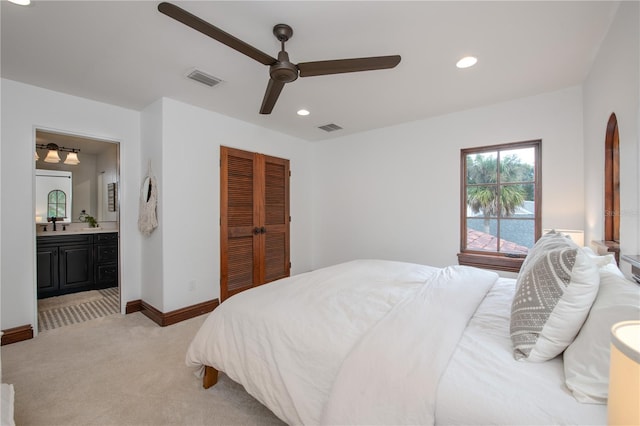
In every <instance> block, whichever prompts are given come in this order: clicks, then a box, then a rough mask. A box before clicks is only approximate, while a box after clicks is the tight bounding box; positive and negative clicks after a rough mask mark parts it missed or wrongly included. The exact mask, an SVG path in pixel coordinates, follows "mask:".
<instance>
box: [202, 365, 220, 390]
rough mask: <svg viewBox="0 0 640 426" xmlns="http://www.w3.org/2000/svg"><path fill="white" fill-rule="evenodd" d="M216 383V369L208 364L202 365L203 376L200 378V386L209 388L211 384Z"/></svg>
mask: <svg viewBox="0 0 640 426" xmlns="http://www.w3.org/2000/svg"><path fill="white" fill-rule="evenodd" d="M216 383H218V370H216V369H215V368H213V367H209V366H208V365H205V366H204V377H203V378H202V386H203V387H204V388H205V389H209V388H210V387H211V386H213V385H215V384H216Z"/></svg>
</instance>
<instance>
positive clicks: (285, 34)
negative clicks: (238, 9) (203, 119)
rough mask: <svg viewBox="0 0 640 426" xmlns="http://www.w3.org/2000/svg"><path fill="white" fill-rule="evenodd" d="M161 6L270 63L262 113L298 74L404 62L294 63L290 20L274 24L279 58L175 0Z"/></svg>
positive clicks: (385, 59) (395, 59) (387, 59)
mask: <svg viewBox="0 0 640 426" xmlns="http://www.w3.org/2000/svg"><path fill="white" fill-rule="evenodd" d="M158 10H159V11H160V12H162V13H164V14H165V15H167V16H169V17H171V18H173V19H175V20H176V21H180V22H182V23H183V24H185V25H187V26H189V27H191V28H193V29H194V30H197V31H200V32H201V33H203V34H205V35H208V36H209V37H211V38H213V39H215V40H218V41H219V42H220V43H222V44H226V45H227V46H229V47H230V48H232V49H235V50H237V51H238V52H240V53H244V54H245V55H247V56H248V57H250V58H252V59H255V60H256V61H258V62H260V63H261V64H264V65H268V66H269V74H270V79H269V83H268V85H267V90H266V92H265V94H264V99H263V100H262V106H261V107H260V114H271V111H272V110H273V107H274V106H275V104H276V101H277V100H278V96H280V92H281V91H282V88H283V87H284V85H285V83H291V82H292V81H294V80H296V79H297V78H298V77H311V76H315V75H328V74H340V73H346V72H357V71H371V70H381V69H388V68H393V67H395V66H396V65H398V64H399V63H400V56H399V55H392V56H374V57H368V58H353V59H336V60H330V61H316V62H301V63H299V64H293V63H291V62H290V61H289V54H288V53H287V52H286V51H285V50H284V43H285V42H286V41H287V40H289V39H290V38H291V36H292V35H293V30H292V29H291V27H290V26H288V25H286V24H278V25H276V26H275V27H273V34H274V35H275V36H276V38H277V39H278V40H279V41H280V43H281V50H280V52H279V53H278V59H275V58H274V57H272V56H270V55H267V54H266V53H264V52H262V51H260V50H258V49H256V48H255V47H253V46H251V45H249V44H247V43H245V42H244V41H242V40H240V39H237V38H236V37H234V36H232V35H231V34H229V33H226V32H225V31H223V30H221V29H220V28H218V27H215V26H213V25H211V24H210V23H208V22H206V21H204V20H202V19H200V18H198V17H197V16H195V15H193V14H191V13H189V12H187V11H186V10H184V9H182V8H180V7H178V6H176V5H174V4H171V3H167V2H162V3H160V4H159V5H158Z"/></svg>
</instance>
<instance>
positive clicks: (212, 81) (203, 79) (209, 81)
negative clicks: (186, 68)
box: [187, 70, 222, 87]
mask: <svg viewBox="0 0 640 426" xmlns="http://www.w3.org/2000/svg"><path fill="white" fill-rule="evenodd" d="M187 77H189V78H190V79H191V80H195V81H197V82H198V83H202V84H206V85H207V86H209V87H213V86H215V85H217V84H220V83H221V82H222V80H220V79H219V78H215V77H214V76H212V75H209V74H207V73H205V72H202V71H200V70H193V71H191V72H190V73H189V74H187Z"/></svg>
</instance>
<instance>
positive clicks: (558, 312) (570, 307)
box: [510, 248, 600, 362]
mask: <svg viewBox="0 0 640 426" xmlns="http://www.w3.org/2000/svg"><path fill="white" fill-rule="evenodd" d="M516 283H517V290H516V294H515V296H514V298H513V303H512V305H511V327H510V328H511V330H510V331H511V341H512V343H513V356H514V358H515V359H517V360H528V361H533V362H542V361H547V360H550V359H552V358H554V357H556V356H557V355H559V354H560V353H562V351H564V350H565V349H566V348H567V346H569V344H570V343H571V342H572V341H573V339H574V338H575V337H576V335H577V334H578V331H579V330H580V327H582V324H583V323H584V321H585V319H586V318H587V315H588V314H589V309H590V308H591V305H592V304H593V301H594V299H595V298H596V295H597V293H598V284H599V283H600V276H599V274H598V268H597V267H596V264H595V263H594V261H593V259H591V258H590V257H589V255H588V254H587V253H586V252H585V251H584V250H583V249H581V248H564V249H555V250H550V251H548V252H546V253H544V254H540V255H537V256H536V259H534V260H533V262H530V264H529V265H527V268H526V269H525V270H524V271H523V272H521V273H520V274H519V275H518V278H517V281H516Z"/></svg>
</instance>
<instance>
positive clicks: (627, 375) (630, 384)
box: [607, 320, 640, 425]
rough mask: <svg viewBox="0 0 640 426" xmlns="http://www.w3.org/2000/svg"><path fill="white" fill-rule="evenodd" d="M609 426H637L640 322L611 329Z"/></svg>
mask: <svg viewBox="0 0 640 426" xmlns="http://www.w3.org/2000/svg"><path fill="white" fill-rule="evenodd" d="M607 405H608V407H607V413H608V424H610V425H639V424H640V320H637V321H622V322H619V323H617V324H614V326H613V327H612V328H611V358H610V369H609V402H608V404H607Z"/></svg>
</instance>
